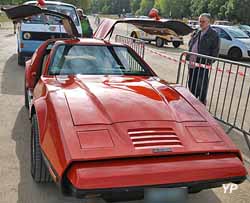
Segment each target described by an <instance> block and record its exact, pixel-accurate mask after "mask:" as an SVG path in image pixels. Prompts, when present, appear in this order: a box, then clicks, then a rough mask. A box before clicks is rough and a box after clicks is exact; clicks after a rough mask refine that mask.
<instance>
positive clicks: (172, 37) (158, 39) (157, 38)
mask: <svg viewBox="0 0 250 203" xmlns="http://www.w3.org/2000/svg"><path fill="white" fill-rule="evenodd" d="M131 37H133V38H139V39H142V40H144V41H147V42H149V43H151V42H155V45H156V46H157V47H163V46H164V44H166V45H167V44H168V43H172V45H173V46H174V47H175V48H178V47H179V46H180V45H181V44H184V43H183V37H182V36H178V35H176V34H168V35H152V34H148V33H146V32H143V31H142V30H133V31H132V33H131Z"/></svg>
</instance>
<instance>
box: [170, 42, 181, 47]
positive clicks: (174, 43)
mask: <svg viewBox="0 0 250 203" xmlns="http://www.w3.org/2000/svg"><path fill="white" fill-rule="evenodd" d="M172 43H173V46H174V48H178V47H179V46H180V45H181V42H178V41H175V42H172Z"/></svg>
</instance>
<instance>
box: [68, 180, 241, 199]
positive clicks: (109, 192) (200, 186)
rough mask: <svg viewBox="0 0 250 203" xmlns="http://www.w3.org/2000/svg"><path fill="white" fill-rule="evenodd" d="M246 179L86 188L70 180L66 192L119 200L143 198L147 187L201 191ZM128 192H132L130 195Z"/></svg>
mask: <svg viewBox="0 0 250 203" xmlns="http://www.w3.org/2000/svg"><path fill="white" fill-rule="evenodd" d="M245 179H246V177H245V176H242V177H233V178H226V179H215V180H204V181H195V182H187V183H175V184H167V185H151V186H137V187H123V188H107V189H95V190H86V189H84V190H83V189H78V188H75V187H74V186H73V185H72V184H71V183H70V182H68V185H67V190H66V194H67V195H70V196H74V197H76V198H84V197H86V196H100V197H104V198H109V197H114V196H116V197H118V200H117V201H125V200H129V199H131V200H133V199H141V198H143V195H144V190H145V189H147V188H188V192H190V193H192V192H199V191H201V190H205V189H210V188H216V187H221V186H222V185H223V184H227V183H236V184H240V183H242V182H243V181H244V180H245ZM126 194H132V195H131V196H132V198H131V196H128V195H126ZM133 197H134V198H133Z"/></svg>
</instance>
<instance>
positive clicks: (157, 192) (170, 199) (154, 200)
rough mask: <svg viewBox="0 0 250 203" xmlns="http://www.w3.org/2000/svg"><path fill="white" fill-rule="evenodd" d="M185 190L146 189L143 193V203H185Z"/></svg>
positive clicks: (186, 196) (186, 195)
mask: <svg viewBox="0 0 250 203" xmlns="http://www.w3.org/2000/svg"><path fill="white" fill-rule="evenodd" d="M187 199H188V191H187V188H185V187H182V188H148V189H145V191H144V202H145V203H186V202H187Z"/></svg>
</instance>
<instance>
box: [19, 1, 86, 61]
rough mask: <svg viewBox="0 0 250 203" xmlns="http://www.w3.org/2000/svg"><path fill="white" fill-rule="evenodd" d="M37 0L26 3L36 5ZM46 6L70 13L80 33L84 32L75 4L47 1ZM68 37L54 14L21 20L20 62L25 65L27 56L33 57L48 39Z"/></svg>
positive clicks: (53, 9)
mask: <svg viewBox="0 0 250 203" xmlns="http://www.w3.org/2000/svg"><path fill="white" fill-rule="evenodd" d="M36 4H37V1H28V2H25V3H24V5H36ZM44 7H45V8H47V9H49V10H52V11H57V12H61V13H64V14H67V15H69V16H70V17H71V18H72V20H73V21H74V23H75V25H76V27H77V30H78V32H79V34H81V33H82V30H81V25H80V21H79V17H78V15H77V13H76V8H75V6H73V5H71V4H66V3H62V2H57V1H46V4H45V6H44ZM59 37H67V33H66V32H65V30H64V29H63V27H62V26H61V25H60V22H59V21H58V19H57V18H56V17H54V16H50V17H48V18H44V16H43V15H37V16H32V17H27V18H25V19H23V20H22V21H20V23H19V24H18V29H17V55H18V64H19V65H24V63H25V58H27V57H31V56H32V54H33V53H34V52H35V50H36V49H37V48H38V47H39V46H40V45H41V44H42V43H43V42H44V41H46V40H47V39H50V38H59Z"/></svg>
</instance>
